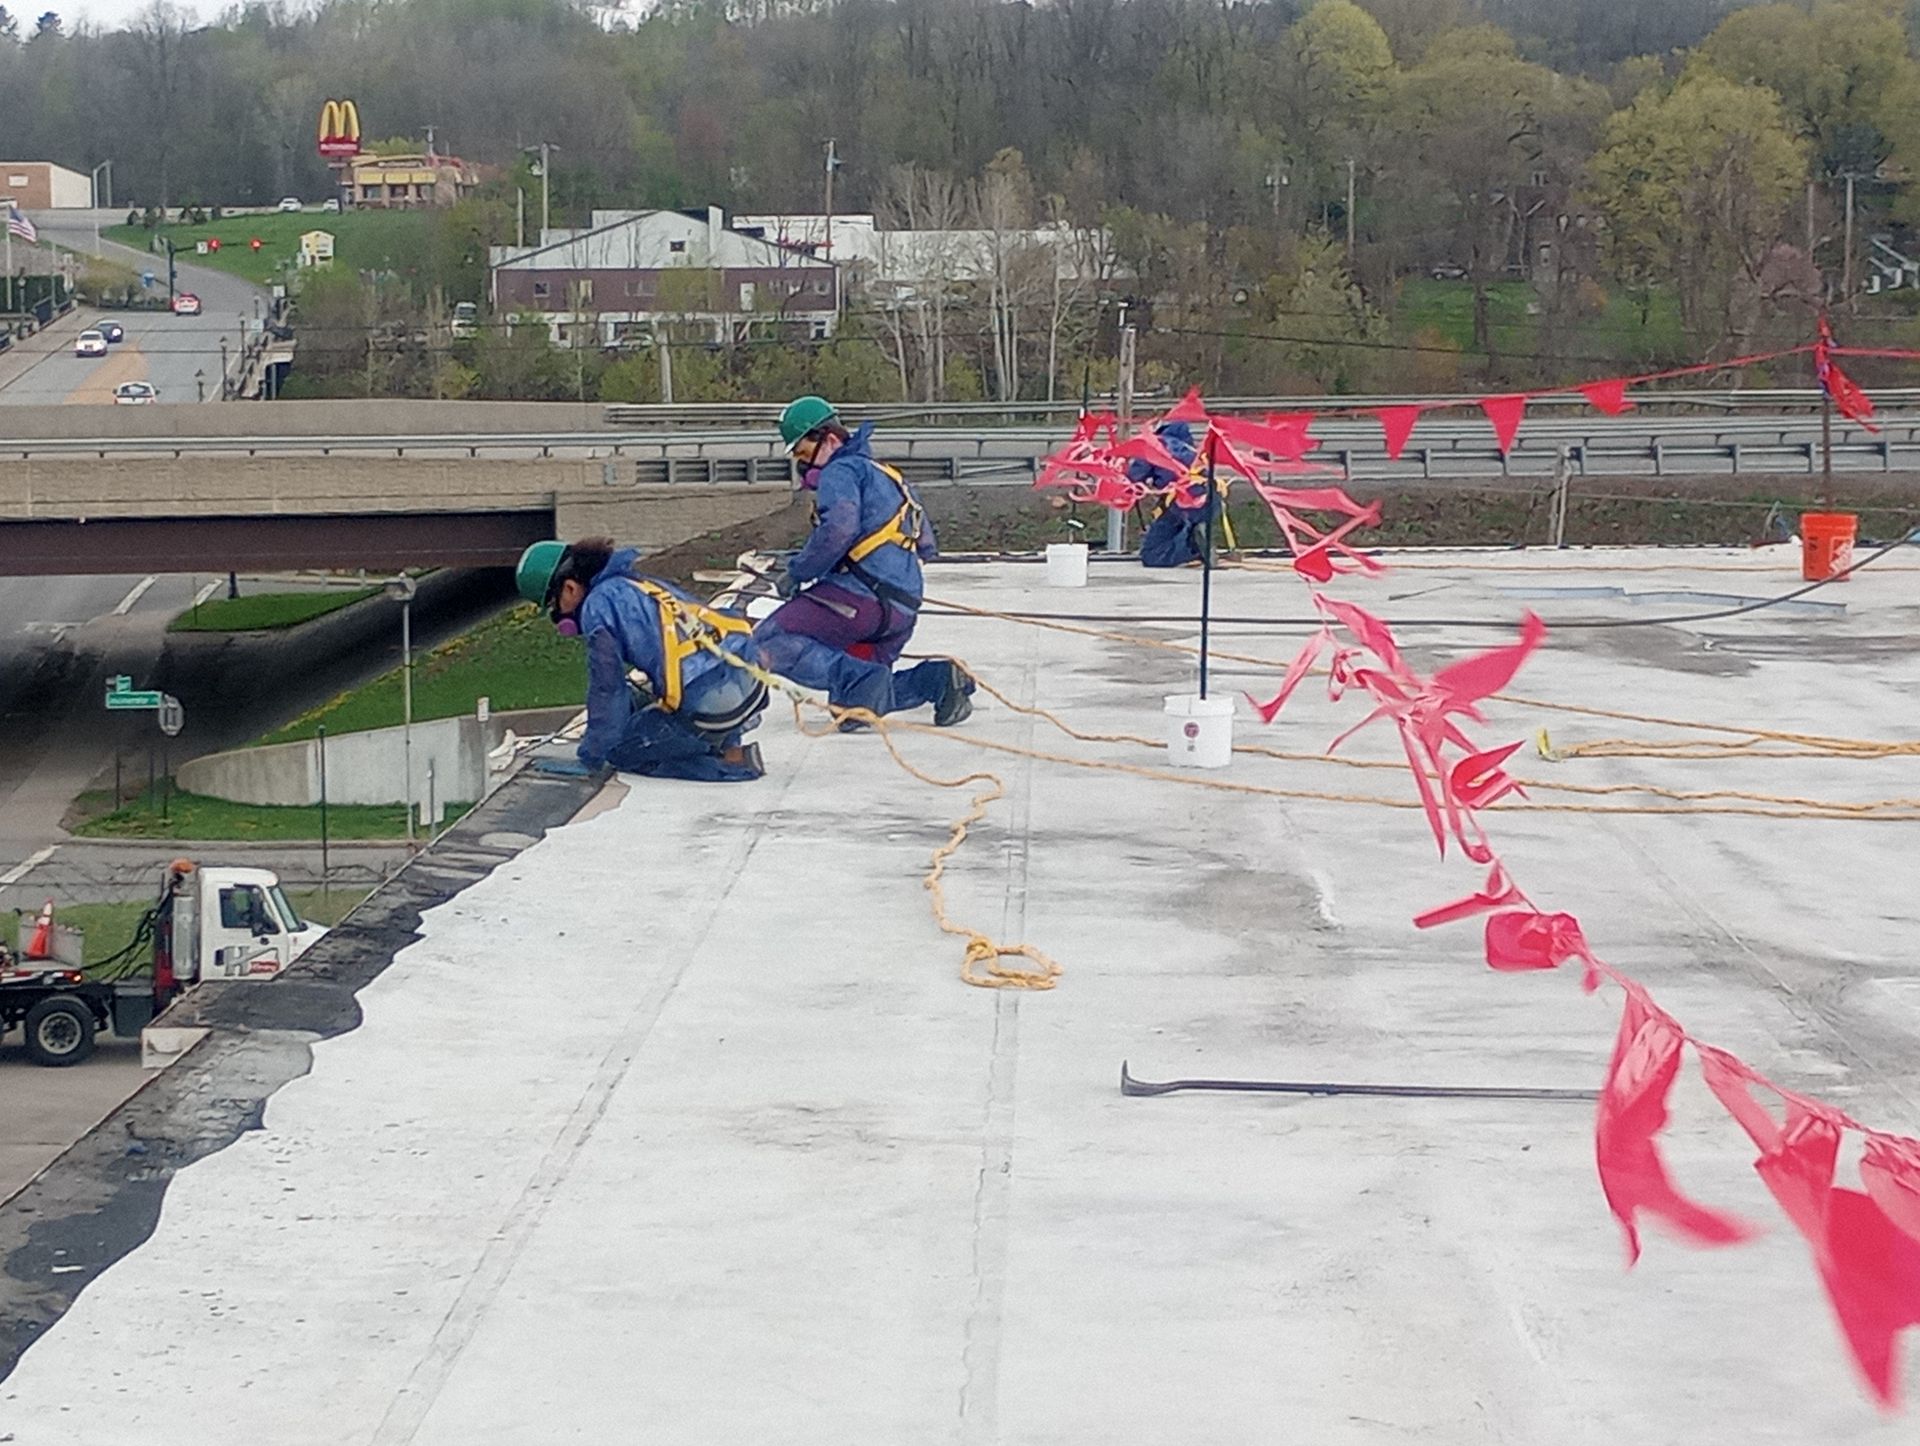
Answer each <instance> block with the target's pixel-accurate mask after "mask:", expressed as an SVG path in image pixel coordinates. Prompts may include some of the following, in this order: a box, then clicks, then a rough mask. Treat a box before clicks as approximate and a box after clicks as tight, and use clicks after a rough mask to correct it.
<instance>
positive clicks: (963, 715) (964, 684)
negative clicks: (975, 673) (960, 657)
mask: <svg viewBox="0 0 1920 1446" xmlns="http://www.w3.org/2000/svg"><path fill="white" fill-rule="evenodd" d="M947 666H948V667H949V668H951V669H952V670H953V677H952V678H951V679H950V680H949V681H948V683H947V691H946V692H944V693H942V694H941V695H940V701H939V702H937V703H935V704H934V705H933V726H934V727H936V728H951V727H953V725H954V724H956V723H964V722H966V721H967V719H969V718H971V717H972V716H973V678H972V676H971V675H970V674H969V673H968V672H967V670H966V669H965V668H963V667H961V666H960V665H959V664H958V663H948V664H947Z"/></svg>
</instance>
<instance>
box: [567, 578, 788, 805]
mask: <svg viewBox="0 0 1920 1446" xmlns="http://www.w3.org/2000/svg"><path fill="white" fill-rule="evenodd" d="M639 557H640V554H639V552H638V551H637V550H635V549H633V548H622V549H621V550H620V551H619V552H616V553H614V555H613V557H612V559H611V560H610V561H609V562H608V563H607V565H606V566H605V567H604V568H602V569H601V570H600V574H599V576H598V577H596V578H594V580H593V582H592V583H591V584H590V585H589V587H588V590H587V596H586V600H585V601H584V602H582V603H581V604H580V611H579V614H578V620H579V624H580V632H581V634H582V636H583V637H584V638H585V639H586V644H587V732H586V736H585V737H584V738H582V739H581V740H580V750H579V752H580V761H581V762H582V763H585V764H586V765H588V766H589V767H592V768H598V767H600V766H601V765H603V764H611V765H612V766H613V767H615V768H618V769H620V770H621V771H622V772H625V773H638V774H643V775H645V776H647V777H651V778H686V779H693V780H696V781H699V782H707V783H739V782H745V781H746V780H748V779H752V778H757V777H759V771H758V770H757V769H755V768H753V767H751V766H749V765H747V764H744V763H728V762H727V761H726V760H725V759H723V758H722V757H721V756H720V754H721V752H722V751H723V750H726V749H730V748H735V747H738V746H739V744H740V737H741V735H742V734H743V733H745V732H746V731H747V730H748V729H750V728H752V727H754V726H755V725H756V724H758V722H759V721H760V720H759V716H758V711H757V710H756V712H755V713H754V715H753V716H751V717H749V718H748V719H747V720H746V721H745V722H744V723H743V724H742V725H741V726H739V727H737V728H734V729H732V730H731V731H729V732H727V733H724V734H715V733H713V732H702V731H701V730H699V729H697V728H696V727H695V726H694V720H695V719H697V718H700V717H708V718H724V717H728V716H730V715H732V714H735V713H737V712H738V711H739V709H740V708H741V706H742V705H743V704H744V703H745V702H746V700H747V699H748V698H749V697H750V696H751V695H752V694H753V692H754V691H755V690H756V688H757V686H758V685H757V683H756V681H755V679H754V678H753V677H752V675H751V674H749V673H747V672H745V671H744V670H742V669H739V668H735V667H732V666H731V665H729V664H727V663H724V662H722V661H721V660H720V659H718V658H716V657H714V656H713V655H712V654H710V653H708V652H705V651H704V650H703V651H700V652H696V653H693V654H691V655H689V656H688V657H687V658H685V659H684V660H682V662H681V665H680V687H681V695H680V706H679V708H678V709H676V710H673V711H671V712H670V711H668V709H667V708H666V707H664V706H663V705H660V704H655V705H654V706H652V707H640V706H638V705H637V703H636V701H635V698H634V693H633V689H632V687H631V686H630V685H629V684H628V682H627V670H628V669H629V668H638V669H639V670H640V671H641V672H643V673H645V674H646V675H647V678H648V680H649V681H650V682H651V683H652V684H653V686H654V690H655V692H656V693H662V694H663V693H664V688H665V684H664V681H663V679H662V676H661V673H662V668H663V667H664V665H665V657H666V651H665V647H664V640H663V639H662V637H661V635H660V609H659V607H658V606H657V605H656V604H655V603H654V601H653V599H652V598H650V597H648V596H647V595H646V594H645V593H643V592H641V591H640V589H639V588H637V587H635V586H633V584H632V581H631V579H632V578H634V577H635V576H636V573H635V571H634V564H635V563H636V562H638V560H639ZM650 580H651V579H650ZM659 585H660V586H662V587H665V588H666V589H667V591H668V592H670V593H672V594H673V595H674V596H675V597H676V598H679V599H681V600H683V601H685V602H686V603H687V604H689V605H690V606H692V605H695V604H694V599H692V598H690V597H688V596H687V594H685V593H684V592H681V591H680V590H679V589H678V588H675V587H671V586H668V585H667V584H665V583H661V584H659ZM721 646H722V647H723V648H724V649H725V650H726V651H728V652H731V653H734V654H736V655H741V656H745V655H746V654H747V650H748V648H749V646H750V639H749V637H748V635H747V634H746V633H735V634H730V635H728V636H727V637H726V638H725V639H724V640H723V641H722V643H721ZM765 706H766V705H765V700H764V699H763V700H762V702H761V707H762V708H764V707H765Z"/></svg>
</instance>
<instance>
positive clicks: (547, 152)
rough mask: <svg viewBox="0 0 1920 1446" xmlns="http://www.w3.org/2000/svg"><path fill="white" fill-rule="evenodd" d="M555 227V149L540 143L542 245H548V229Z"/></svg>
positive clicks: (543, 142)
mask: <svg viewBox="0 0 1920 1446" xmlns="http://www.w3.org/2000/svg"><path fill="white" fill-rule="evenodd" d="M551 225H553V147H552V146H550V145H548V144H547V143H546V142H545V141H542V142H540V244H541V245H542V246H544V245H546V244H547V228H548V227H549V226H551Z"/></svg>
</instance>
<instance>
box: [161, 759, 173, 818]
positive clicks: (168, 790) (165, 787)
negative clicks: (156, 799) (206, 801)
mask: <svg viewBox="0 0 1920 1446" xmlns="http://www.w3.org/2000/svg"><path fill="white" fill-rule="evenodd" d="M172 767H173V763H172V760H171V759H170V758H169V757H168V752H167V745H166V744H165V743H164V742H163V743H162V744H161V745H160V818H161V820H162V821H163V822H164V821H165V820H166V819H167V818H169V817H170V816H171V815H169V814H168V812H167V800H168V799H169V798H170V797H172V794H173V789H172V787H171V784H172V782H173V780H172V779H171V778H169V777H168V776H167V771H168V770H169V769H170V768H172Z"/></svg>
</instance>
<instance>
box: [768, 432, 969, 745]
mask: <svg viewBox="0 0 1920 1446" xmlns="http://www.w3.org/2000/svg"><path fill="white" fill-rule="evenodd" d="M872 431H873V424H872V423H870V422H869V423H867V424H865V425H864V426H862V427H860V428H859V430H857V431H854V432H849V431H848V430H847V429H846V428H845V427H844V426H842V425H841V424H840V417H839V414H838V413H837V412H835V411H834V409H833V407H832V405H831V404H830V403H828V402H827V401H826V400H825V399H823V398H821V397H799V398H796V399H795V400H794V401H793V402H791V403H789V404H788V406H787V408H786V410H785V411H784V412H782V413H781V415H780V436H781V440H782V441H784V442H785V443H786V444H787V451H788V453H789V455H791V456H792V457H793V459H794V461H795V462H797V463H798V464H799V465H800V467H801V469H802V476H801V485H802V486H803V487H805V488H807V490H809V491H811V492H813V493H814V498H815V500H814V524H813V532H812V534H811V535H810V536H809V537H808V538H807V540H806V543H805V544H804V545H803V546H802V547H801V548H800V550H799V551H798V552H796V553H795V554H793V556H792V557H791V558H790V559H789V560H788V562H787V564H786V574H785V576H784V577H783V578H781V579H780V594H781V596H782V597H784V598H787V599H789V600H788V601H787V602H785V603H784V604H782V605H781V607H779V608H778V609H777V610H776V611H775V612H774V613H773V614H772V615H771V616H769V617H768V618H767V619H766V620H765V621H763V622H762V623H761V624H760V625H759V627H757V628H756V629H755V630H754V635H753V640H754V644H755V646H756V647H757V649H758V650H759V654H760V658H761V661H762V662H763V663H764V664H765V665H766V666H767V668H768V669H770V670H771V671H773V672H775V673H779V674H780V675H781V676H782V677H787V678H791V679H793V681H794V682H796V683H801V684H804V685H805V686H807V687H809V688H821V689H824V690H826V693H827V700H828V701H829V702H830V703H831V704H833V705H834V706H835V707H839V708H865V709H867V710H869V711H871V712H873V713H876V714H881V713H895V712H900V711H902V710H904V709H907V708H917V707H920V706H922V705H923V704H927V703H931V704H933V705H934V713H933V721H934V724H935V726H937V727H940V728H947V727H951V726H952V725H953V724H955V723H958V722H961V721H962V720H963V719H965V718H966V717H967V715H968V714H970V713H971V712H972V711H973V703H972V701H971V698H970V695H971V694H972V692H973V680H972V679H971V678H970V677H968V676H967V673H966V670H965V669H963V668H962V667H961V666H960V665H959V664H958V663H952V662H948V661H946V660H945V659H933V660H931V661H928V662H924V663H919V664H916V665H915V666H914V667H911V668H905V669H902V670H901V671H900V672H898V673H896V672H894V671H893V664H894V662H895V661H896V660H897V659H898V658H899V656H900V654H901V652H902V651H903V650H904V649H905V647H906V645H907V642H908V640H909V639H911V638H912V637H913V629H914V624H915V623H916V622H917V621H918V614H919V611H920V603H921V598H922V596H923V595H924V588H925V584H924V582H923V581H922V578H921V573H920V560H921V559H922V558H925V557H932V556H933V555H934V554H935V552H936V551H937V548H936V546H935V543H934V538H933V527H932V525H931V524H930V523H929V522H928V521H927V519H926V514H925V513H924V512H923V511H922V510H921V507H920V499H919V498H917V497H915V496H914V495H913V489H912V488H911V487H909V486H908V485H907V483H906V481H905V480H904V479H903V478H902V477H901V476H900V474H899V473H898V472H896V471H895V470H894V469H893V468H891V467H887V466H884V465H882V464H881V463H879V462H876V461H875V460H874V457H873V452H872V449H871V447H870V445H869V440H868V439H869V437H870V435H871V433H872ZM803 588H804V589H805V590H804V591H802V590H801V589H803ZM862 644H865V645H866V647H865V649H864V651H870V652H871V654H872V660H871V661H868V660H867V659H865V658H860V657H855V656H854V655H853V654H852V653H851V652H850V651H849V649H851V648H854V647H858V646H860V645H862ZM842 726H843V727H857V726H859V725H858V724H855V723H848V724H843V725H842Z"/></svg>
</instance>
